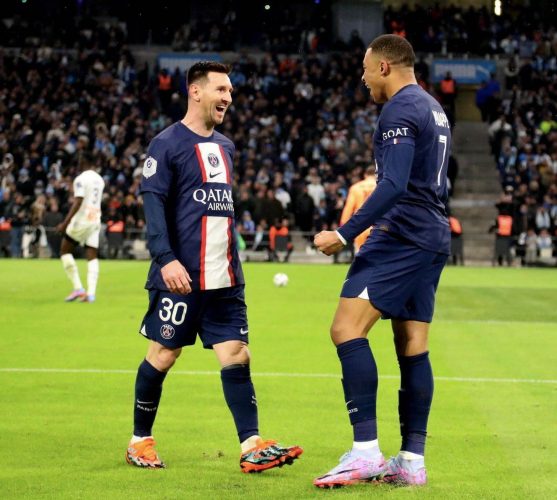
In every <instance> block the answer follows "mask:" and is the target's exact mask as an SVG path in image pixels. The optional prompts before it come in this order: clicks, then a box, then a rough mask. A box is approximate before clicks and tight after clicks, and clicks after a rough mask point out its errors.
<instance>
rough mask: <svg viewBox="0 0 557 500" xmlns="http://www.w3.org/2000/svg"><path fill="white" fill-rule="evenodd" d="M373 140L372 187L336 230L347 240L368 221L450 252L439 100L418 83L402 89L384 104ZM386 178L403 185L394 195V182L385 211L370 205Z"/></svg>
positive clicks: (447, 139)
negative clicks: (375, 181)
mask: <svg viewBox="0 0 557 500" xmlns="http://www.w3.org/2000/svg"><path fill="white" fill-rule="evenodd" d="M373 142H374V150H375V161H376V165H377V174H378V184H377V190H376V192H374V193H373V194H372V195H371V196H370V198H369V199H368V201H369V203H366V204H364V206H363V207H362V209H360V212H361V213H360V214H357V215H358V216H357V217H356V216H353V218H354V221H353V222H352V223H351V221H349V222H348V223H347V224H346V225H345V226H343V227H341V228H340V229H339V233H340V234H341V235H342V236H343V237H344V238H345V239H352V238H353V237H354V236H355V235H356V234H358V233H356V232H355V231H357V230H359V226H362V227H364V229H365V228H366V227H369V225H371V224H373V225H374V227H375V228H376V229H378V230H384V231H388V232H390V233H392V234H394V235H398V236H400V237H401V238H403V239H405V240H408V241H410V242H411V243H413V244H415V245H416V246H418V247H420V248H423V249H425V250H430V251H433V252H439V253H445V254H448V253H450V231H449V223H448V219H447V213H446V206H445V204H446V202H447V197H448V192H447V166H448V161H449V153H450V148H451V131H450V124H449V121H448V119H447V116H446V115H445V113H444V111H443V109H442V108H441V106H440V105H439V103H438V102H437V101H436V100H435V99H434V98H433V97H432V96H431V95H429V94H428V93H427V92H425V91H424V90H423V89H422V88H421V87H420V86H419V85H407V86H406V87H403V88H402V89H401V90H400V91H398V92H397V93H396V94H395V95H394V96H393V97H392V98H391V99H390V100H389V101H388V102H387V103H386V104H385V105H384V106H383V109H382V111H381V114H380V116H379V120H378V122H377V128H376V130H375V134H374V137H373ZM399 145H406V146H403V147H400V154H399V153H398V151H397V150H398V147H397V146H399ZM406 159H408V161H407V165H406V164H405V160H406ZM404 169H407V171H405V172H402V171H401V170H404ZM387 177H388V178H389V181H390V182H391V183H392V184H394V185H396V184H397V183H398V184H400V183H401V182H403V183H404V186H402V191H398V193H397V192H396V191H397V190H396V186H395V188H394V191H393V192H395V194H394V195H393V196H390V195H389V196H388V198H389V200H390V201H392V202H393V203H392V204H390V205H389V204H388V203H385V208H386V210H381V207H378V206H373V205H374V200H375V205H377V203H378V202H382V200H383V198H382V195H383V194H384V191H385V189H386V187H387V184H385V185H384V186H383V187H384V188H385V189H381V190H380V189H379V188H380V187H381V183H382V180H383V179H384V178H387ZM387 201H388V200H387ZM366 213H367V214H368V217H367V220H365V215H366ZM370 218H371V219H374V220H369V219H370ZM357 221H358V222H357ZM365 224H367V225H365Z"/></svg>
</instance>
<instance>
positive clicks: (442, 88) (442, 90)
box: [439, 71, 457, 125]
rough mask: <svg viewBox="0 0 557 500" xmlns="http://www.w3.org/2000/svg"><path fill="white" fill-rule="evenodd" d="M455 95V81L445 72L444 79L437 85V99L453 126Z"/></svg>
mask: <svg viewBox="0 0 557 500" xmlns="http://www.w3.org/2000/svg"><path fill="white" fill-rule="evenodd" d="M456 95H457V85H456V80H455V79H454V78H453V75H452V73H451V72H450V71H447V73H446V75H445V78H443V79H442V80H441V82H440V83H439V97H440V99H441V105H442V106H443V109H444V110H445V112H446V113H447V115H448V117H449V121H450V122H451V124H453V125H454V123H455V119H456V114H455V103H456Z"/></svg>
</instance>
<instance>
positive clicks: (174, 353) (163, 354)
mask: <svg viewBox="0 0 557 500" xmlns="http://www.w3.org/2000/svg"><path fill="white" fill-rule="evenodd" d="M181 353H182V349H167V348H161V349H157V350H156V351H154V352H151V353H149V355H148V356H147V361H149V363H151V364H152V365H153V366H154V367H155V368H156V369H157V370H159V371H164V372H165V371H168V370H170V368H172V366H173V365H174V363H175V362H176V360H177V359H178V357H179V356H180V354H181Z"/></svg>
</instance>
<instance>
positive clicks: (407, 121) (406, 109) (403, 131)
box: [380, 103, 419, 147]
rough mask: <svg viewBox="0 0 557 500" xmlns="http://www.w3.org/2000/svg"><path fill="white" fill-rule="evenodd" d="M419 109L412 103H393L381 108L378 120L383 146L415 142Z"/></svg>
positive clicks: (412, 143) (413, 143)
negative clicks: (379, 119)
mask: <svg viewBox="0 0 557 500" xmlns="http://www.w3.org/2000/svg"><path fill="white" fill-rule="evenodd" d="M418 121H419V110H418V109H416V105H415V104H413V103H408V104H406V103H393V105H392V106H387V107H386V108H384V109H383V113H382V114H381V121H380V127H381V130H380V134H381V135H380V137H381V142H382V145H383V147H385V146H392V145H396V144H410V145H412V146H414V145H415V143H416V137H417V136H418V129H419V127H418Z"/></svg>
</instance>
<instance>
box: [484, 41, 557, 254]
mask: <svg viewBox="0 0 557 500" xmlns="http://www.w3.org/2000/svg"><path fill="white" fill-rule="evenodd" d="M543 38H544V39H546V41H545V42H540V43H539V44H537V45H536V47H535V56H534V57H532V58H526V59H524V60H523V62H522V63H519V62H518V59H516V58H515V57H514V56H513V57H511V58H510V59H509V64H508V66H507V68H508V67H509V66H511V65H512V66H513V67H514V68H515V70H514V71H508V70H507V71H506V72H505V75H506V82H505V88H504V90H503V91H502V92H499V90H498V89H497V88H496V87H494V86H493V82H492V83H491V85H488V86H486V87H483V88H482V89H480V90H479V91H478V93H479V94H480V95H481V93H482V92H485V90H486V88H488V87H490V86H491V88H492V89H493V90H494V91H493V92H492V93H491V94H490V95H488V96H487V99H486V101H485V102H486V107H487V109H488V112H487V113H485V118H486V120H487V121H488V122H489V129H488V130H489V140H490V143H491V150H492V153H493V155H494V158H495V162H496V166H497V169H498V172H499V178H500V181H501V187H502V191H503V193H502V195H501V199H500V200H499V201H498V202H497V205H496V206H497V209H498V212H499V217H500V218H501V217H510V218H511V219H509V222H510V221H511V220H512V225H511V226H509V227H508V228H507V229H506V230H505V232H507V233H510V234H509V236H513V237H515V238H516V239H517V243H518V248H519V249H520V252H521V253H522V256H523V257H524V259H525V260H527V261H529V263H531V262H534V261H536V256H537V255H542V254H545V255H547V256H548V257H550V256H551V254H552V252H553V251H554V250H555V248H556V247H555V246H554V244H553V243H552V237H554V238H555V237H557V121H556V120H555V116H557V65H556V56H557V36H556V35H555V33H554V31H551V32H548V33H545V34H544V36H543ZM488 94H489V92H488ZM484 97H485V95H484ZM501 220H503V219H501ZM497 230H498V232H499V234H500V233H501V230H500V228H497Z"/></svg>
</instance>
